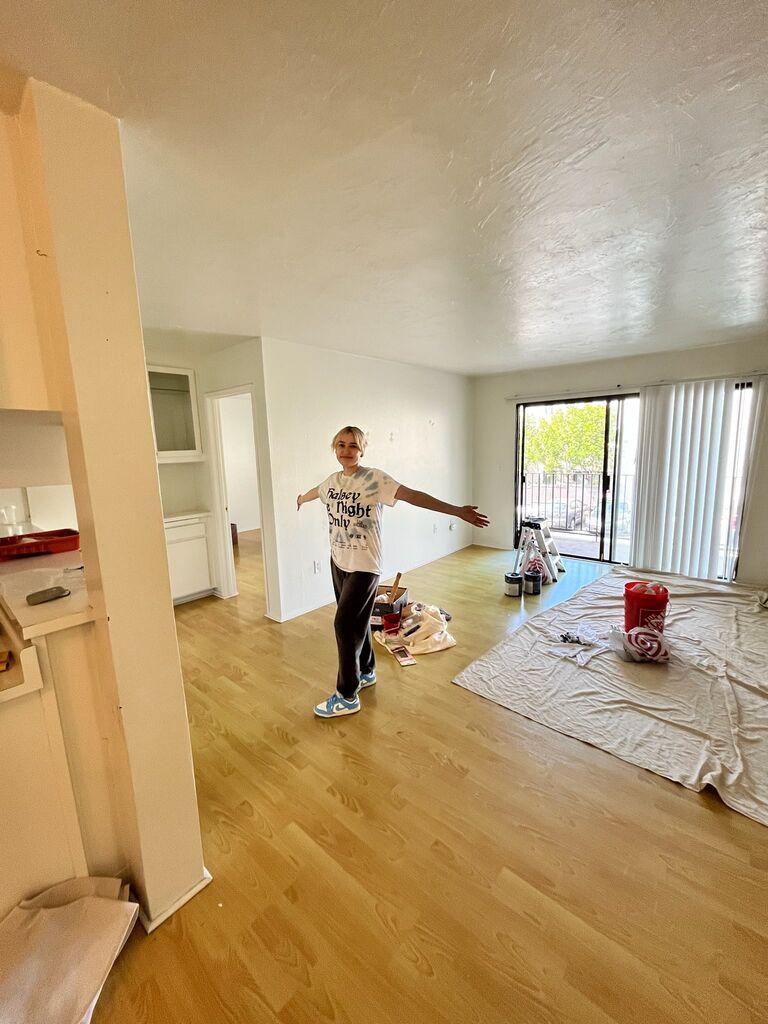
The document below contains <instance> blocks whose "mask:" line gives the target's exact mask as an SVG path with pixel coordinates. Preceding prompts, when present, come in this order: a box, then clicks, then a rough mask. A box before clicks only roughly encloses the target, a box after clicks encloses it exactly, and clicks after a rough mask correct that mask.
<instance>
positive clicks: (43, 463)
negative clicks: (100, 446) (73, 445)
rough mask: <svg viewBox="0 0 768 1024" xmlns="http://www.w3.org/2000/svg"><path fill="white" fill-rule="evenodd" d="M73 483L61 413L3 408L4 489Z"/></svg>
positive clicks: (0, 454) (0, 465)
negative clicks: (71, 481)
mask: <svg viewBox="0 0 768 1024" xmlns="http://www.w3.org/2000/svg"><path fill="white" fill-rule="evenodd" d="M69 481H70V471H69V460H68V457H67V443H66V440H65V437H64V427H63V426H62V423H61V413H58V412H23V411H16V410H10V409H0V487H28V486H30V485H32V484H41V485H47V484H66V483H69Z"/></svg>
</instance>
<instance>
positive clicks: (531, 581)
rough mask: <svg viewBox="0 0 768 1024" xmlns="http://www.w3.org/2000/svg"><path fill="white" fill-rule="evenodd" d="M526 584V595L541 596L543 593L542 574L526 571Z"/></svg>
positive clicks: (524, 587) (524, 586)
mask: <svg viewBox="0 0 768 1024" xmlns="http://www.w3.org/2000/svg"><path fill="white" fill-rule="evenodd" d="M524 580H525V583H524V585H523V589H524V590H525V593H526V594H540V593H541V573H540V572H535V571H531V572H528V570H526V572H525V576H524Z"/></svg>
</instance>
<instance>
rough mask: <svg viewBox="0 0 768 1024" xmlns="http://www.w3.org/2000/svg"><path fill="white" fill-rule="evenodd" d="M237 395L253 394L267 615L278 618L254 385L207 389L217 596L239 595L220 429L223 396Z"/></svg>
mask: <svg viewBox="0 0 768 1024" xmlns="http://www.w3.org/2000/svg"><path fill="white" fill-rule="evenodd" d="M237 395H250V398H251V419H252V422H253V433H254V446H255V450H256V481H257V486H258V491H259V519H260V521H261V536H262V553H263V559H264V594H265V597H266V607H267V616H268V617H269V618H277V616H276V615H274V614H270V612H271V611H273V604H272V600H273V595H272V592H271V586H270V576H271V573H270V571H269V567H268V559H269V558H270V552H269V550H268V545H267V544H266V543H265V542H264V536H265V534H264V525H265V515H264V512H265V502H264V488H263V486H262V481H263V473H262V470H261V466H260V465H259V439H258V431H257V427H256V395H255V392H254V388H253V385H251V384H240V385H238V386H237V387H233V388H224V389H222V390H220V391H207V392H206V393H205V408H206V420H207V424H208V434H209V438H210V454H211V459H210V467H211V471H210V478H211V514H212V522H211V535H212V549H213V550H212V555H213V560H214V564H215V566H216V573H215V579H216V582H217V586H216V590H215V593H216V595H217V596H218V597H223V598H229V597H237V594H238V589H237V574H236V572H235V553H234V550H233V546H232V529H231V526H230V522H229V514H228V502H227V474H226V469H225V466H224V448H223V442H222V431H221V406H220V402H221V400H222V399H224V398H234V397H236V396H237Z"/></svg>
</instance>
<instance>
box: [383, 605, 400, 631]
mask: <svg viewBox="0 0 768 1024" xmlns="http://www.w3.org/2000/svg"><path fill="white" fill-rule="evenodd" d="M401 618H402V613H401V612H399V611H397V612H387V613H386V614H385V615H382V616H381V625H382V628H383V630H384V632H385V633H388V634H389V635H390V636H394V635H395V633H398V632H399V630H400V619H401Z"/></svg>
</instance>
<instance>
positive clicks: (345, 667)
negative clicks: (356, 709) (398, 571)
mask: <svg viewBox="0 0 768 1024" xmlns="http://www.w3.org/2000/svg"><path fill="white" fill-rule="evenodd" d="M331 577H332V578H333V589H334V592H335V593H336V604H337V605H338V607H337V608H336V618H335V619H334V620H333V628H334V630H335V631H336V646H337V647H338V649H339V674H338V676H337V677H336V689H337V690H338V691H339V693H340V694H341V695H342V697H346V699H347V700H351V699H352V698H353V697H354V696H355V694H356V693H357V691H358V688H359V686H360V675H361V674H363V675H365V674H366V673H368V672H373V668H374V665H375V664H376V659H375V657H374V655H373V638H372V637H371V612H372V611H373V605H374V603H375V601H376V588H377V587H378V585H379V576H378V574H377V573H375V572H345V571H344V569H340V568H339V567H338V565H336V563H335V562H334V561H333V559H331Z"/></svg>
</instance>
